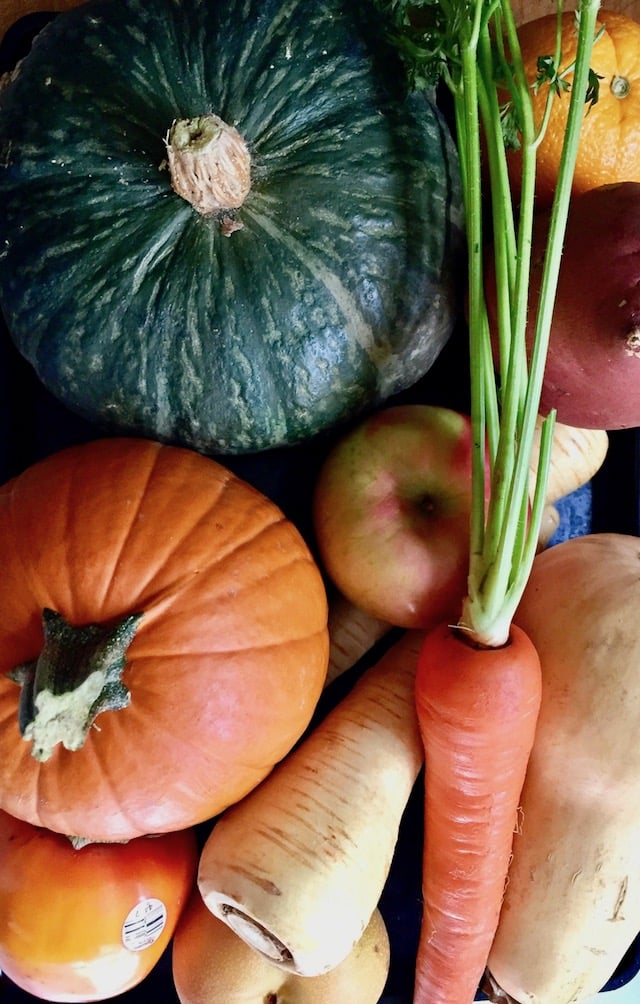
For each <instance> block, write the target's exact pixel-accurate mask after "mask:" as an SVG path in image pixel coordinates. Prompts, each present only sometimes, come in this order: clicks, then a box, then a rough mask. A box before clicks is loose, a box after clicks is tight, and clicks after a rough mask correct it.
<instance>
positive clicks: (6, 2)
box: [0, 0, 81, 38]
mask: <svg viewBox="0 0 640 1004" xmlns="http://www.w3.org/2000/svg"><path fill="white" fill-rule="evenodd" d="M80 3H81V0H0V38H2V37H3V36H4V35H5V33H6V31H7V29H8V28H10V27H11V25H12V24H13V23H14V22H15V21H17V20H19V18H21V17H24V15H25V14H33V13H35V12H36V11H42V12H45V11H47V12H48V11H60V10H66V9H67V8H68V7H77V6H78V5H79V4H80Z"/></svg>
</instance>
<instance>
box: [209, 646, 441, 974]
mask: <svg viewBox="0 0 640 1004" xmlns="http://www.w3.org/2000/svg"><path fill="white" fill-rule="evenodd" d="M421 640H422V632H407V633H405V634H404V635H402V636H401V637H400V639H399V640H398V641H395V642H394V644H393V645H392V646H391V647H390V648H389V649H388V650H387V651H386V652H385V654H384V655H383V656H382V657H381V658H380V660H379V661H378V662H377V663H376V664H375V665H374V666H373V667H371V668H370V669H368V670H367V671H366V672H365V673H364V674H363V676H362V677H361V678H360V679H359V680H358V681H357V683H356V684H355V685H354V687H353V688H352V690H351V691H350V692H349V693H348V694H347V696H346V697H344V698H343V699H342V700H341V701H340V702H339V703H338V705H337V706H336V707H335V708H334V709H333V710H332V711H331V712H329V714H328V715H327V716H326V717H325V718H324V719H323V720H322V722H320V724H319V725H317V726H316V728H315V729H314V730H313V731H312V732H311V733H310V734H309V735H308V736H307V738H306V739H305V740H304V741H303V742H302V743H301V744H300V745H299V746H298V747H297V748H296V749H295V750H294V751H293V752H292V753H290V754H289V755H288V756H287V757H286V759H285V760H284V761H282V762H281V763H280V765H279V766H278V767H276V769H275V770H274V771H273V772H272V774H271V775H270V776H269V777H268V778H267V779H266V780H265V781H264V782H263V783H262V784H261V785H259V786H258V788H256V789H255V790H254V791H253V792H251V794H250V795H248V796H247V797H245V798H244V799H243V800H242V801H240V802H239V803H237V804H236V805H234V806H232V807H231V808H230V809H229V810H227V811H226V812H225V813H224V814H223V815H222V816H221V817H220V819H219V820H218V822H217V823H216V824H215V825H214V827H213V830H212V831H211V834H210V835H209V838H208V840H207V842H206V843H205V846H204V848H203V851H202V855H201V859H200V868H199V875H198V884H199V888H200V892H201V894H202V896H203V898H204V900H205V902H206V904H207V906H208V908H209V909H210V910H211V911H212V913H214V914H215V915H217V916H219V917H220V918H221V919H222V920H224V921H226V923H227V924H228V925H229V926H230V927H231V928H233V929H234V930H235V931H236V932H237V933H238V934H239V935H240V936H241V937H242V938H243V939H244V940H246V941H247V943H248V944H250V945H252V946H253V947H254V948H256V949H257V950H259V951H262V952H263V954H264V955H265V956H267V957H268V958H270V959H271V960H272V961H273V962H274V963H276V964H277V965H279V966H280V967H282V968H283V969H285V970H287V971H290V972H296V973H298V974H300V975H304V976H318V975H321V974H322V973H324V972H328V971H329V970H330V969H332V968H333V967H335V966H336V965H338V964H339V963H340V962H342V960H343V959H344V958H346V956H347V955H348V954H349V952H350V951H351V950H352V948H353V946H354V945H355V943H356V942H357V941H358V940H359V939H360V937H361V936H362V933H363V931H364V929H365V928H366V926H367V924H368V923H369V920H370V918H371V915H372V913H373V910H374V909H375V907H376V906H377V903H378V900H379V898H380V895H381V892H382V889H383V886H384V883H385V880H386V878H387V875H388V872H389V867H390V864H391V859H392V856H393V852H394V849H395V845H396V841H397V836H398V828H399V824H400V819H401V816H402V813H403V811H404V809H405V807H406V804H407V801H408V798H409V795H410V793H411V790H412V788H413V786H414V783H415V781H416V778H417V776H418V773H419V771H420V767H421V765H422V762H423V753H422V744H421V741H420V736H419V734H418V729H417V723H416V714H415V704H414V681H415V671H416V663H417V656H418V651H419V648H420V644H421Z"/></svg>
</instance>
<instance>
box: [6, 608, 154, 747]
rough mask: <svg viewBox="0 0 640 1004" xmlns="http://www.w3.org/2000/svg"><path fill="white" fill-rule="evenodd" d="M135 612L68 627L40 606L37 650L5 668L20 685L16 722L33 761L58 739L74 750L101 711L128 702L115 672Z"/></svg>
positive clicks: (122, 660)
mask: <svg viewBox="0 0 640 1004" xmlns="http://www.w3.org/2000/svg"><path fill="white" fill-rule="evenodd" d="M141 617H142V614H130V615H129V616H127V617H124V618H123V619H122V620H120V621H118V622H117V623H116V624H115V625H109V626H105V625H102V624H85V625H83V626H81V627H73V626H72V625H71V624H69V622H68V621H67V620H65V618H64V617H63V616H62V614H59V613H57V612H56V611H55V610H49V609H45V610H43V612H42V627H43V631H44V645H43V648H42V651H41V653H40V655H39V656H38V658H37V659H34V660H32V661H31V662H25V663H22V664H21V665H20V666H16V668H15V669H13V670H12V671H11V672H10V673H9V677H10V678H11V679H12V680H14V681H15V682H16V683H19V684H20V685H21V687H22V692H21V694H20V702H19V705H18V725H19V728H20V732H21V734H22V737H23V738H24V739H26V740H31V741H32V743H33V747H32V750H31V752H32V755H33V756H34V757H35V759H36V760H39V761H41V762H44V761H46V760H48V759H49V757H50V756H51V754H52V753H53V749H54V747H55V746H56V745H57V744H58V743H62V745H63V746H64V748H65V749H68V750H77V749H80V748H81V747H82V746H83V745H84V742H85V740H86V738H87V735H88V733H89V729H90V728H91V727H92V725H93V723H94V722H95V720H96V718H97V717H98V715H99V714H101V712H103V711H117V710H118V709H120V708H126V707H127V705H128V704H129V703H130V701H131V695H130V693H129V691H128V690H127V688H126V687H125V685H124V684H123V683H122V680H121V677H122V672H123V670H124V667H125V664H126V652H127V649H128V647H129V645H130V644H131V641H132V640H133V637H134V635H135V633H136V629H137V627H138V623H139V622H140V619H141Z"/></svg>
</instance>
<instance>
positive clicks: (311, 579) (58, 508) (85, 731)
mask: <svg viewBox="0 0 640 1004" xmlns="http://www.w3.org/2000/svg"><path fill="white" fill-rule="evenodd" d="M0 567H1V568H2V576H0V609H1V610H2V617H0V808H3V809H5V811H7V812H10V813H12V814H13V815H15V816H17V817H19V818H21V819H24V820H26V821H28V822H31V823H33V824H36V825H40V826H45V827H47V828H49V829H51V830H56V831H58V832H62V833H74V834H81V835H83V836H86V837H90V838H92V839H106V840H109V839H130V838H132V837H136V836H139V835H142V834H146V833H161V832H167V831H170V830H177V829H182V828H184V827H186V826H190V825H192V824H194V823H196V822H200V821H202V820H204V819H208V818H210V817H212V816H214V815H216V814H218V813H219V812H221V811H222V810H223V809H224V808H226V806H227V805H229V804H231V803H233V802H235V801H237V800H238V799H239V798H240V797H242V796H243V795H244V794H246V793H247V792H248V791H249V790H251V789H252V788H253V787H255V785H256V784H257V783H258V782H259V781H261V780H262V778H263V777H265V776H266V774H268V772H269V771H270V770H271V768H272V767H273V765H274V764H275V763H276V762H277V761H278V760H280V759H281V758H282V757H283V756H284V755H285V754H286V753H287V752H288V751H289V749H290V748H291V747H292V745H293V744H294V743H295V742H296V740H297V739H298V738H299V737H300V735H301V734H302V732H303V731H304V729H305V728H306V726H307V725H308V723H309V721H310V719H311V716H312V714H313V711H314V709H315V706H316V703H317V700H318V697H319V695H320V693H321V690H322V687H323V684H324V680H325V675H326V670H327V664H328V631H327V600H326V593H325V589H324V583H323V580H322V576H321V574H320V572H319V570H318V567H317V565H316V563H315V562H314V560H313V557H312V555H311V553H310V551H309V550H308V548H307V545H306V543H305V541H304V539H303V538H302V536H301V534H300V533H299V532H298V530H297V529H296V527H295V526H294V525H293V524H292V523H291V522H290V521H289V520H287V519H286V518H285V517H284V515H283V513H282V512H281V510H280V509H279V508H278V507H277V506H276V505H275V504H274V503H273V502H271V501H270V500H269V499H268V498H266V496H264V495H263V494H262V493H261V492H259V491H258V490H256V489H255V488H253V487H251V486H250V485H249V484H247V483H246V482H244V481H243V480H241V479H240V478H239V477H237V476H236V475H234V474H232V473H231V472H230V471H228V470H227V469H226V468H224V467H223V466H221V465H220V464H218V463H216V462H215V461H213V460H211V459H208V458H206V457H203V456H201V455H199V454H197V453H195V452H193V451H190V450H186V449H181V448H178V447H171V446H164V445H161V444H159V443H155V442H151V441H147V440H141V439H124V438H123V439H105V440H98V441H95V442H91V443H88V444H84V445H82V446H74V447H71V448H68V449H66V450H63V451H61V452H59V453H57V454H55V455H53V456H51V457H49V458H47V459H45V460H43V461H40V462H39V463H37V464H35V465H33V466H32V467H30V468H29V469H27V470H26V471H25V472H23V473H22V474H21V475H19V476H18V477H16V478H14V479H13V480H12V481H10V482H8V483H7V484H6V485H5V486H4V487H3V488H2V489H0Z"/></svg>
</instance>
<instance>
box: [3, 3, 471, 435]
mask: <svg viewBox="0 0 640 1004" xmlns="http://www.w3.org/2000/svg"><path fill="white" fill-rule="evenodd" d="M372 6H373V5H368V4H367V3H366V2H365V3H362V4H360V3H359V2H358V0H324V2H323V3H321V4H310V3H307V2H306V0H216V2H214V0H182V2H181V0H154V2H153V3H149V2H148V0H90V2H89V3H86V4H83V5H82V6H79V7H77V8H75V9H73V10H70V11H66V12H65V13H63V14H60V15H59V16H58V17H56V18H55V19H53V20H52V21H51V22H50V23H49V24H47V25H46V27H45V28H44V29H43V30H42V31H41V32H40V33H39V34H38V35H37V37H36V38H35V40H34V43H33V46H32V48H31V51H30V52H29V54H28V55H27V56H26V57H25V58H24V60H23V61H22V62H21V63H20V64H19V66H18V68H17V71H16V72H15V73H14V74H13V77H14V79H13V80H12V81H11V82H10V83H9V84H8V86H6V87H5V88H4V89H3V91H2V92H1V94H0V237H1V244H0V303H1V307H2V311H3V314H4V317H5V321H6V324H7V327H8V329H9V331H10V333H11V335H12V337H13V339H14V341H15V343H16V345H17V347H18V349H19V350H20V352H21V353H22V354H23V355H24V357H25V358H26V359H27V360H28V361H29V362H30V363H31V364H32V366H33V368H34V369H35V372H36V373H37V375H38V377H39V378H40V380H41V381H42V382H43V384H44V385H45V386H46V387H47V388H48V389H49V391H50V392H51V393H53V394H54V395H55V396H56V397H57V398H58V399H60V400H61V401H62V402H63V403H64V404H65V405H66V406H67V408H69V409H70V410H71V411H73V412H76V413H78V414H81V415H83V416H84V417H85V418H88V419H89V420H91V421H94V422H97V423H99V424H100V425H101V427H103V428H104V429H108V430H110V431H114V432H115V431H117V432H124V433H132V434H137V435H146V436H150V437H152V438H155V439H160V440H162V441H165V442H173V443H176V444H179V445H186V446H190V447H193V448H195V449H197V450H200V451H202V452H217V453H244V452H255V451H258V450H263V449H268V448H271V447H275V446H280V445H285V444H291V443H295V442H300V441H302V440H304V439H306V438H308V437H310V436H312V435H314V434H316V433H318V432H320V431H321V430H324V429H327V428H330V427H331V426H333V425H335V424H336V423H338V422H340V421H342V420H345V419H347V418H349V417H351V416H353V415H355V414H356V413H358V412H360V411H362V410H364V409H366V408H368V407H371V406H373V405H375V404H377V403H378V402H380V401H381V400H384V399H386V398H387V397H388V396H389V395H391V394H394V393H396V392H398V391H400V390H403V389H405V388H406V387H408V386H410V385H412V384H413V383H414V382H415V381H416V380H417V379H418V378H419V377H420V376H421V375H422V374H424V373H425V372H426V371H427V370H428V369H429V368H430V366H431V365H432V363H433V361H434V360H435V358H436V357H437V355H438V354H439V352H440V351H441V349H442V347H443V345H444V344H445V342H446V340H447V338H448V336H449V334H450V333H451V330H452V328H453V326H454V323H455V319H456V308H457V303H458V297H457V295H456V293H457V290H456V286H457V283H456V273H457V272H458V271H459V270H460V260H459V254H460V250H461V246H462V240H461V226H462V222H461V221H462V207H461V201H460V189H459V176H458V162H457V153H456V149H455V146H454V144H453V142H452V139H451V135H450V133H449V131H448V129H447V126H446V122H445V120H444V119H443V117H442V116H441V114H440V113H439V112H438V110H437V108H436V106H435V103H434V101H433V100H432V98H433V96H432V95H429V94H426V93H423V94H412V95H410V96H407V95H406V93H405V87H404V81H403V75H402V71H401V66H400V64H399V62H398V60H397V59H396V56H395V55H394V54H393V52H392V50H391V48H390V46H389V45H388V43H387V41H386V40H385V39H384V38H383V37H382V36H383V32H382V28H381V27H380V26H379V25H378V24H377V23H376V18H375V15H374V12H373V11H372V10H371V9H370V8H371V7H372Z"/></svg>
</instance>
